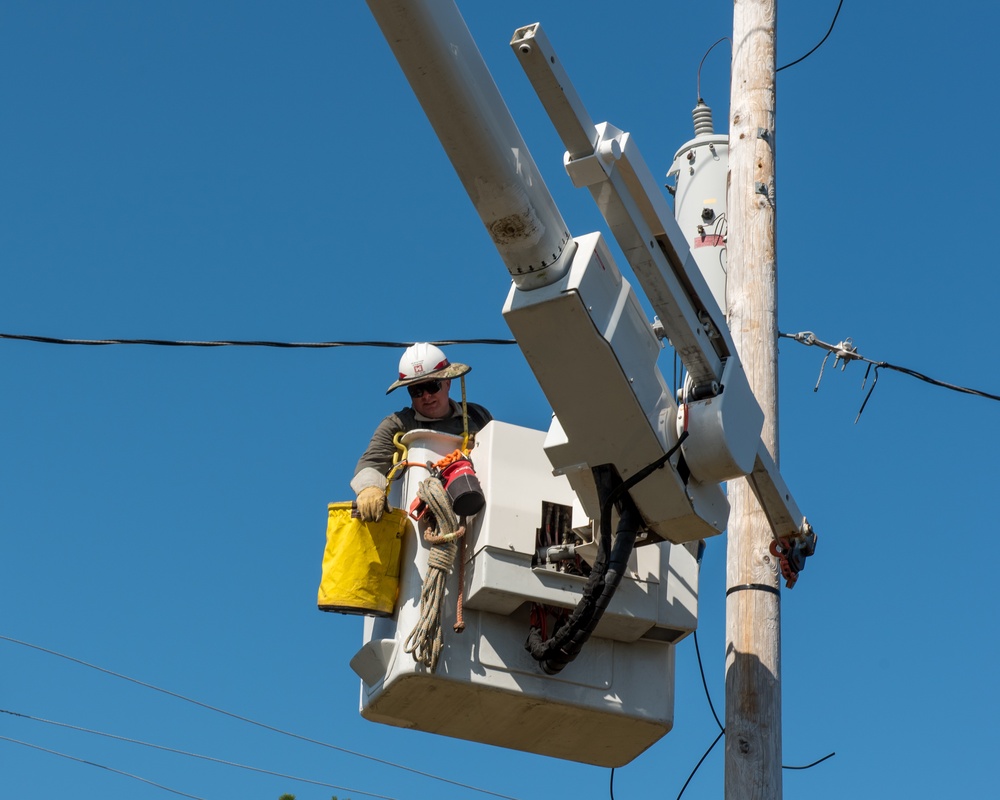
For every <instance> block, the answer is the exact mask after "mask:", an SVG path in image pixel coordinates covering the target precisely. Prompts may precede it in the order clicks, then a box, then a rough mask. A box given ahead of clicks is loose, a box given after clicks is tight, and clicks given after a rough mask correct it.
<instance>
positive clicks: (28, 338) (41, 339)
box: [0, 333, 517, 349]
mask: <svg viewBox="0 0 1000 800" xmlns="http://www.w3.org/2000/svg"><path fill="white" fill-rule="evenodd" d="M0 339H11V340H16V341H22V342H37V343H40V344H63V345H83V346H90V347H103V346H107V345H113V344H140V345H150V346H155V347H280V348H286V349H291V348H309V349H321V348H330V347H391V348H402V347H410V346H412V345H414V344H416V342H386V341H343V342H276V341H267V340H261V339H219V340H206V341H197V340H184V339H180V340H178V339H61V338H59V337H56V336H35V335H31V334H20V333H0ZM428 344H433V345H437V346H439V347H443V346H445V345H453V344H487V345H510V344H517V341H516V340H514V339H441V340H438V341H433V342H428Z"/></svg>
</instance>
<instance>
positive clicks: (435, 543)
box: [404, 476, 465, 672]
mask: <svg viewBox="0 0 1000 800" xmlns="http://www.w3.org/2000/svg"><path fill="white" fill-rule="evenodd" d="M417 497H418V498H419V499H420V500H422V501H423V502H424V503H425V504H426V505H427V510H428V514H429V522H428V524H427V528H426V529H425V530H424V540H425V541H427V542H428V543H429V544H430V545H431V548H430V553H429V554H428V557H427V576H426V577H425V578H424V585H423V587H422V588H421V591H420V619H419V620H418V621H417V624H416V625H415V626H414V628H413V630H412V631H410V635H409V636H408V637H407V638H406V643H405V645H404V649H405V650H406V652H407V653H410V654H412V655H413V658H414V660H415V661H416V662H417V663H418V664H423V665H424V666H426V667H428V668H429V669H430V671H431V672H433V671H434V670H435V669H436V667H437V663H438V659H439V658H440V656H441V649H442V647H443V646H444V635H443V634H442V632H441V613H442V610H443V603H444V593H445V582H446V581H447V578H448V575H450V574H451V568H452V566H453V565H454V563H455V556H456V554H457V553H458V551H459V544H460V543H461V542H462V537H463V536H464V535H465V525H464V522H465V521H464V520H459V518H458V517H457V516H456V515H455V512H454V510H453V509H452V507H451V500H450V499H449V498H448V493H447V492H446V491H445V488H444V485H443V484H442V483H441V480H440V479H439V478H438V477H436V476H431V477H430V478H427V479H426V480H423V481H421V482H420V485H419V486H418V487H417ZM463 566H464V558H461V559H460V560H459V568H460V573H461V571H462V567H463ZM463 583H464V577H463V576H462V575H461V574H460V575H459V594H458V601H457V608H456V614H455V616H456V621H455V632H456V633H461V632H462V631H463V630H464V629H465V622H464V620H463V619H462V584H463Z"/></svg>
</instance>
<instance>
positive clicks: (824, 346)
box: [778, 331, 1000, 423]
mask: <svg viewBox="0 0 1000 800" xmlns="http://www.w3.org/2000/svg"><path fill="white" fill-rule="evenodd" d="M778 338H779V339H792V340H794V341H796V342H798V343H799V344H804V345H806V346H809V347H819V348H820V349H821V350H826V351H827V354H826V356H825V357H824V359H823V365H822V366H821V367H820V371H819V379H818V380H817V381H816V386H815V387H814V388H813V391H818V390H819V384H820V381H821V380H822V379H823V370H824V369H825V367H826V362H827V359H829V358H830V356H831V355H834V356H836V358H835V359H834V368H836V365H837V363H839V362H843V364H842V366H841V370H843V369H844V368H846V366H847V364H848V363H850V362H851V361H861V362H863V363H865V364H867V365H868V367H867V369H866V370H865V377H864V381H863V382H862V384H861V385H862V388H864V386H865V385H866V384H867V382H868V376H869V374H870V373H871V372H872V369H873V368H874V375H873V380H872V384H871V387H870V388H869V389H868V393H867V394H866V395H865V399H864V402H862V404H861V408H860V409H859V410H858V414H857V417H855V419H854V421H855V423H857V421H858V420H859V419H860V418H861V413H862V412H863V411H864V410H865V407H866V406H867V405H868V400H869V399H870V398H871V396H872V392H874V391H875V384H877V383H878V372H879V370H880V369H888V370H893V371H895V372H901V373H903V374H904V375H909V376H910V377H911V378H917V379H918V380H921V381H924V382H925V383H929V384H930V385H932V386H938V387H941V388H943V389H949V390H951V391H953V392H959V393H961V394H971V395H975V396H976V397H983V398H985V399H987V400H997V401H1000V395H997V394H993V393H991V392H984V391H982V390H980V389H971V388H969V387H968V386H960V385H958V384H954V383H948V382H947V381H942V380H939V379H938V378H932V377H930V376H929V375H925V374H924V373H922V372H918V371H917V370H915V369H910V368H909V367H901V366H899V365H898V364H890V363H889V362H888V361H876V360H874V359H871V358H867V357H866V356H863V355H861V354H860V353H859V352H858V348H857V347H855V346H854V344H853V343H852V341H851V340H850V339H844V340H843V341H840V342H838V343H837V344H830V343H829V342H824V341H822V340H820V339H818V338H817V337H816V335H815V334H814V333H813V332H812V331H800V332H799V333H778Z"/></svg>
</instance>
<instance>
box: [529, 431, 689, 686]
mask: <svg viewBox="0 0 1000 800" xmlns="http://www.w3.org/2000/svg"><path fill="white" fill-rule="evenodd" d="M687 436H688V433H687V431H684V432H683V433H682V434H681V435H680V437H679V438H678V439H677V443H676V444H675V445H674V446H673V447H671V448H670V450H668V451H667V452H666V453H665V454H664V455H663V456H662V457H661V458H659V459H657V460H656V461H654V462H653V463H652V464H649V465H648V466H646V467H643V468H642V469H641V470H639V471H638V472H637V473H635V475H633V476H632V477H631V478H629V479H628V480H626V481H622V480H621V479H620V478H619V477H618V473H617V471H616V470H615V468H614V466H613V465H611V464H602V465H600V466H598V467H594V468H593V473H594V481H595V483H596V484H597V491H598V495H599V496H600V497H601V525H600V537H599V539H598V545H597V556H596V558H595V559H594V565H593V567H592V569H591V571H590V577H589V578H588V579H587V583H586V585H585V586H584V588H583V596H582V597H581V598H580V602H579V603H577V606H576V608H575V609H574V610H573V613H572V614H570V616H569V618H568V619H567V620H566V621H565V622H564V623H563V624H562V625H561V626H560V627H559V628H558V629H557V630H556V632H555V633H554V634H553V636H552V637H551V638H549V639H547V640H543V639H542V633H541V629H540V628H538V627H535V626H532V628H531V630H530V631H529V633H528V640H527V641H526V642H525V645H524V647H525V649H526V650H527V651H528V652H529V653H530V654H531V657H532V658H534V659H535V660H536V661H538V662H539V664H540V665H541V667H542V669H543V670H544V671H545V673H546V674H548V675H555V674H556V673H558V672H560V671H561V670H562V669H563V668H564V667H565V666H566V665H567V664H568V663H570V662H571V661H572V660H573V659H574V658H576V657H577V655H579V653H580V651H581V650H582V649H583V646H584V644H586V642H587V640H588V639H589V638H590V636H591V634H592V633H593V632H594V629H595V628H596V627H597V624H598V623H599V622H600V621H601V617H603V616H604V612H605V611H606V610H607V608H608V605H609V604H610V603H611V599H612V598H613V597H614V595H615V591H616V590H617V589H618V585H619V584H620V583H621V579H622V576H623V575H624V573H625V568H626V567H627V565H628V560H629V558H630V556H631V555H632V550H633V549H634V547H635V540H636V536H637V535H638V533H639V530H640V528H641V527H642V525H643V520H642V515H641V514H640V513H639V509H638V508H637V507H636V505H635V503H634V502H633V500H632V498H631V496H630V495H629V494H628V490H629V489H631V488H632V487H633V486H635V485H636V484H637V483H639V481H641V480H644V479H645V478H647V477H649V476H650V475H651V474H652V473H653V472H655V471H656V470H658V469H660V468H661V467H663V466H664V464H666V463H667V461H668V460H669V459H670V457H671V456H672V455H673V454H674V453H675V452H677V449H678V448H679V447H680V446H681V444H682V443H683V442H684V440H685V439H686V438H687ZM615 506H617V508H618V514H619V519H618V530H617V531H616V533H615V536H614V540H613V542H612V537H611V510H612V508H614V507H615Z"/></svg>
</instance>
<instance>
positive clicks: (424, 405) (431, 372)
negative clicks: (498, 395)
mask: <svg viewBox="0 0 1000 800" xmlns="http://www.w3.org/2000/svg"><path fill="white" fill-rule="evenodd" d="M470 369H472V367H469V366H467V365H465V364H452V363H451V362H450V361H449V360H448V358H447V357H446V356H445V354H444V352H443V351H442V350H441V349H440V348H439V347H435V346H434V345H432V344H427V343H426V342H418V343H417V344H414V345H411V346H410V347H408V348H406V350H405V351H404V352H403V356H402V358H400V359H399V378H398V379H397V380H396V381H395V382H394V383H393V384H392V385H391V386H390V387H389V388H388V389H386V392H385V393H386V394H389V393H390V392H392V391H394V390H395V389H398V388H399V387H400V386H405V387H406V391H407V392H408V393H409V395H410V401H411V403H412V406H410V407H409V408H404V409H401V410H400V411H397V412H396V413H395V414H390V415H389V416H388V417H386V418H385V419H383V420H382V422H380V423H379V426H378V427H377V428H376V429H375V433H373V434H372V438H371V442H369V443H368V449H367V450H365V452H364V455H362V456H361V459H360V460H359V461H358V465H357V467H355V470H354V479H353V480H352V481H351V488H352V489H353V490H354V491H355V492H356V493H357V495H358V501H357V503H358V514H359V515H360V517H361V519H363V520H365V521H366V522H378V520H380V519H381V518H382V513H383V512H384V511H385V488H386V484H387V480H386V476H387V475H388V474H389V470H390V469H391V468H392V458H393V455H394V454H395V453H396V445H395V443H394V442H393V439H394V437H395V436H396V434H397V433H399V432H400V431H403V432H405V431H412V430H415V429H417V428H426V429H429V430H432V431H440V432H442V433H451V434H456V435H459V436H461V435H462V433H463V432H464V428H465V425H464V422H463V420H462V407H461V406H460V405H459V404H458V403H456V402H455V401H454V400H452V399H451V398H450V397H449V396H448V391H449V389H450V388H451V379H452V378H458V377H460V376H462V375H464V374H465V373H467V372H468V371H469V370H470ZM466 407H467V409H468V415H469V433H470V434H472V433H476V432H477V431H479V430H480V429H482V428H483V427H484V426H485V425H486V423H487V422H489V421H490V420H491V419H493V416H492V415H491V414H490V412H489V411H487V410H486V409H485V408H483V407H482V406H480V405H476V404H475V403H467V404H466Z"/></svg>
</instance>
